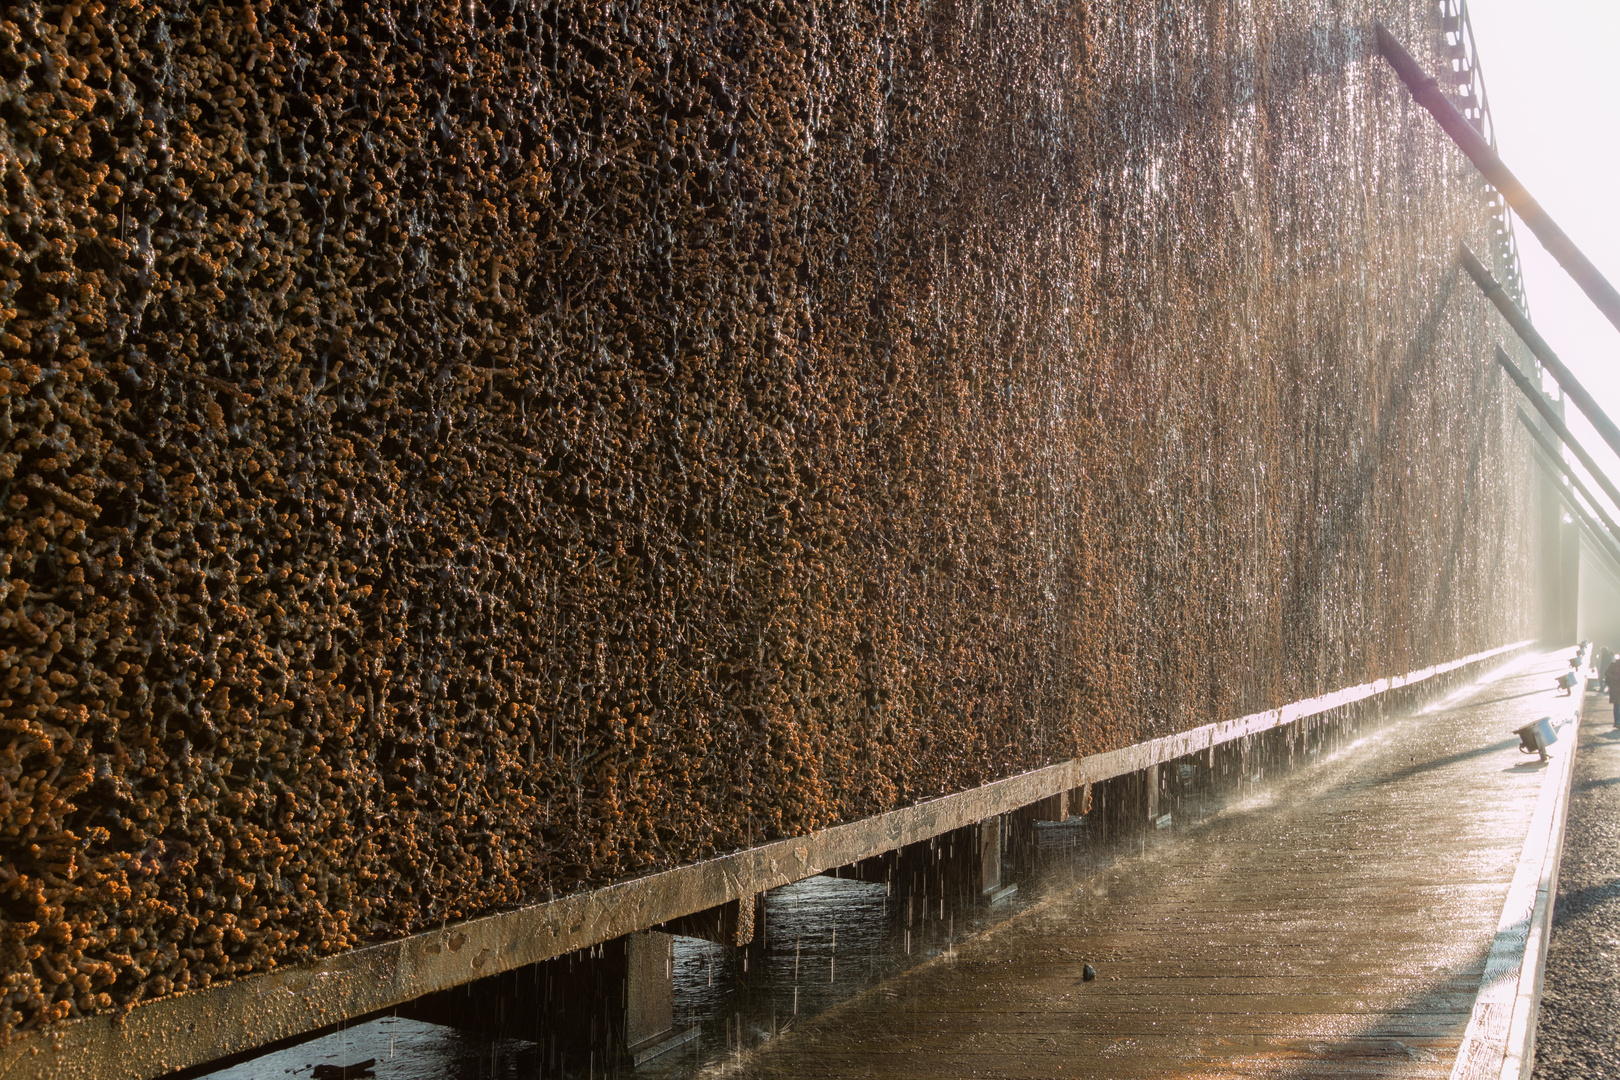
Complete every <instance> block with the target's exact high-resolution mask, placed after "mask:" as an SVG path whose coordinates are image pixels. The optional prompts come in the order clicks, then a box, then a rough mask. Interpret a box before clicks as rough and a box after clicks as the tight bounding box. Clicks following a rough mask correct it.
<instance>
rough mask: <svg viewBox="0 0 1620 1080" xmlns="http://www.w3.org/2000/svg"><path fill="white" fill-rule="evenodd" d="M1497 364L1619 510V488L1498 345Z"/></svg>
mask: <svg viewBox="0 0 1620 1080" xmlns="http://www.w3.org/2000/svg"><path fill="white" fill-rule="evenodd" d="M1496 362H1497V363H1498V364H1501V365H1502V370H1503V371H1505V372H1507V373H1508V378H1510V379H1512V380H1513V381H1514V383H1515V384H1516V385H1517V386H1518V387H1519V389H1520V390H1523V391H1524V396H1525V397H1527V398H1529V399H1530V404H1532V405H1534V406H1535V407H1536V412H1538V413H1540V414H1541V418H1542V419H1543V420H1545V421H1547V426H1548V427H1550V428H1552V429H1553V434H1555V435H1557V436H1558V437H1559V438H1560V439H1562V440H1564V445H1565V446H1567V447H1569V449H1570V452H1571V453H1573V454H1574V455H1575V459H1576V460H1577V461H1579V462H1580V463H1581V464H1582V465H1584V466H1586V471H1587V472H1589V473H1591V474H1592V479H1593V480H1596V481H1597V482H1598V487H1600V488H1602V489H1603V494H1605V495H1607V496H1608V497H1609V498H1610V499H1611V500H1612V501H1613V502H1614V505H1615V506H1617V507H1620V488H1616V487H1615V486H1614V484H1613V482H1611V481H1610V480H1609V478H1608V477H1607V476H1605V475H1604V473H1603V470H1602V469H1600V468H1598V467H1597V462H1595V461H1593V460H1592V455H1591V454H1588V453H1587V452H1586V448H1585V447H1583V446H1582V445H1581V444H1580V443H1578V442H1576V441H1575V436H1573V435H1571V434H1570V433H1569V428H1568V427H1566V426H1565V425H1564V419H1563V417H1561V416H1559V415H1558V412H1557V410H1555V409H1554V408H1553V407H1552V402H1550V401H1548V400H1547V398H1546V396H1545V395H1544V394H1542V392H1541V391H1540V390H1537V389H1536V388H1535V386H1534V385H1532V384H1531V382H1530V379H1529V378H1528V377H1527V376H1526V375H1525V373H1524V372H1522V371H1520V370H1519V365H1518V364H1515V363H1514V362H1513V360H1512V359H1511V358H1510V357H1509V356H1508V354H1507V353H1506V352H1504V351H1503V349H1502V346H1500V345H1498V346H1497V347H1496Z"/></svg>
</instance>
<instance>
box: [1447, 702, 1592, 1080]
mask: <svg viewBox="0 0 1620 1080" xmlns="http://www.w3.org/2000/svg"><path fill="white" fill-rule="evenodd" d="M1572 697H1573V699H1574V707H1573V708H1572V709H1571V710H1570V714H1571V715H1570V717H1569V719H1568V720H1567V722H1566V723H1565V725H1564V728H1563V731H1562V732H1561V734H1560V737H1559V740H1558V742H1559V744H1562V745H1563V746H1564V749H1563V750H1562V751H1561V752H1559V753H1556V754H1554V755H1553V758H1552V762H1553V764H1552V768H1550V769H1548V770H1547V773H1546V774H1545V777H1544V779H1543V781H1542V786H1541V793H1540V795H1539V796H1538V797H1537V799H1536V808H1535V811H1534V813H1533V814H1532V816H1531V819H1530V827H1529V829H1528V830H1526V834H1525V841H1524V849H1523V851H1522V852H1521V853H1520V855H1519V861H1518V865H1517V866H1516V867H1515V868H1514V872H1513V882H1512V884H1511V885H1510V886H1509V887H1508V895H1507V899H1506V900H1505V901H1504V902H1503V905H1502V916H1501V918H1500V919H1499V920H1498V922H1497V930H1496V937H1495V940H1494V941H1493V942H1492V944H1491V950H1490V954H1489V956H1488V958H1487V959H1486V962H1485V973H1484V975H1482V976H1481V977H1480V988H1479V994H1478V996H1477V997H1476V998H1475V1000H1474V1008H1473V1013H1472V1015H1471V1016H1470V1017H1469V1021H1468V1028H1467V1030H1466V1032H1465V1033H1464V1035H1463V1041H1462V1045H1461V1046H1460V1047H1458V1049H1457V1060H1456V1064H1455V1065H1454V1066H1453V1067H1452V1070H1451V1077H1452V1080H1484V1078H1486V1077H1489V1078H1490V1080H1526V1078H1528V1077H1529V1076H1530V1072H1531V1069H1532V1067H1533V1065H1534V1064H1535V1040H1536V1015H1537V1013H1538V1012H1539V1011H1540V1008H1541V992H1542V988H1543V983H1544V976H1545V972H1546V967H1547V944H1548V938H1549V937H1550V935H1551V933H1552V915H1553V900H1554V898H1555V897H1556V896H1557V895H1558V867H1559V864H1560V862H1561V860H1562V858H1563V851H1564V831H1565V825H1566V823H1567V821H1568V819H1569V803H1570V788H1571V785H1572V783H1573V782H1574V776H1575V756H1576V752H1577V750H1578V749H1579V745H1580V721H1581V716H1582V712H1583V711H1584V703H1585V699H1586V683H1585V680H1584V679H1583V680H1582V681H1581V683H1580V685H1579V687H1578V688H1577V689H1576V690H1575V692H1574V694H1573V695H1572Z"/></svg>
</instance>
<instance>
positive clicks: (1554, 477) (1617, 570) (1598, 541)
mask: <svg viewBox="0 0 1620 1080" xmlns="http://www.w3.org/2000/svg"><path fill="white" fill-rule="evenodd" d="M1532 457H1534V459H1535V463H1536V465H1537V466H1539V467H1540V469H1541V471H1542V472H1543V473H1545V474H1546V476H1547V479H1549V480H1551V481H1552V482H1553V487H1555V488H1557V489H1558V497H1559V498H1560V499H1562V500H1564V505H1565V506H1567V507H1569V508H1570V509H1571V510H1573V511H1574V512H1575V520H1576V522H1577V523H1578V524H1579V525H1580V526H1581V527H1582V528H1584V529H1585V530H1586V533H1587V539H1589V540H1590V541H1591V542H1592V547H1593V549H1594V550H1596V551H1598V552H1599V553H1600V554H1602V555H1604V556H1605V557H1607V559H1608V561H1609V565H1608V566H1606V567H1605V569H1606V570H1608V571H1609V572H1610V573H1611V575H1616V576H1620V555H1617V554H1616V553H1615V551H1614V548H1613V547H1612V546H1611V545H1608V544H1604V543H1603V534H1602V533H1600V532H1598V531H1597V523H1596V522H1594V521H1593V520H1592V515H1590V514H1588V513H1587V512H1586V511H1585V510H1583V509H1581V506H1580V504H1579V503H1577V502H1576V501H1575V500H1574V499H1573V498H1571V497H1570V494H1569V491H1568V489H1566V488H1565V487H1564V485H1563V484H1560V483H1558V474H1557V473H1555V472H1553V470H1552V468H1551V466H1549V465H1548V464H1547V463H1546V461H1544V460H1542V458H1541V456H1540V455H1539V454H1537V455H1532Z"/></svg>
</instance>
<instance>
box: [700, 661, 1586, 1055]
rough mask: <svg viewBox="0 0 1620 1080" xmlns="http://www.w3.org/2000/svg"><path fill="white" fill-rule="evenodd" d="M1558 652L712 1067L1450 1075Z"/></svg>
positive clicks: (1535, 768)
mask: <svg viewBox="0 0 1620 1080" xmlns="http://www.w3.org/2000/svg"><path fill="white" fill-rule="evenodd" d="M1565 670H1567V666H1566V665H1565V663H1564V657H1563V656H1562V655H1560V656H1558V657H1553V658H1548V657H1545V656H1542V657H1530V658H1526V659H1525V660H1523V661H1521V662H1520V663H1519V664H1517V665H1516V666H1515V667H1514V668H1513V669H1511V670H1510V672H1509V673H1508V674H1506V675H1505V676H1502V677H1498V678H1496V679H1495V680H1493V681H1492V682H1491V683H1489V684H1485V685H1481V686H1477V687H1475V688H1473V689H1472V690H1471V691H1470V692H1468V693H1467V695H1466V696H1464V697H1463V698H1462V699H1461V700H1462V701H1463V702H1485V703H1484V704H1478V705H1472V706H1469V707H1464V708H1456V709H1452V710H1450V711H1445V712H1435V713H1431V714H1428V715H1422V716H1418V717H1413V718H1410V719H1407V720H1403V721H1401V722H1399V723H1397V724H1395V725H1393V726H1391V727H1389V728H1386V729H1384V730H1383V731H1382V732H1380V733H1378V734H1376V735H1374V736H1371V737H1370V738H1368V739H1367V740H1364V741H1363V743H1362V744H1360V745H1358V746H1357V747H1355V748H1352V749H1350V750H1346V751H1342V752H1341V753H1339V754H1338V755H1336V756H1334V757H1332V758H1329V759H1327V760H1325V761H1322V762H1320V763H1318V764H1316V765H1314V766H1312V767H1310V768H1308V769H1306V770H1303V771H1302V772H1300V773H1297V774H1296V775H1295V776H1293V777H1291V778H1289V779H1288V780H1286V781H1283V782H1281V783H1279V784H1278V785H1277V786H1276V787H1275V788H1274V789H1273V790H1272V791H1271V792H1270V794H1269V797H1264V798H1263V799H1261V800H1257V801H1255V802H1253V803H1252V804H1249V805H1241V806H1238V807H1235V808H1232V809H1229V810H1227V811H1226V812H1224V813H1222V814H1221V815H1219V816H1217V817H1216V818H1214V819H1212V820H1210V821H1208V822H1206V823H1204V824H1203V825H1200V826H1198V827H1197V828H1195V829H1191V830H1189V831H1188V832H1187V833H1185V834H1183V835H1182V836H1181V837H1179V838H1177V839H1175V840H1172V841H1170V842H1167V843H1165V844H1162V845H1159V846H1158V847H1156V848H1153V849H1150V850H1149V851H1148V852H1147V854H1146V855H1144V856H1143V857H1140V858H1134V859H1130V860H1127V861H1125V862H1124V863H1121V864H1119V865H1118V866H1116V867H1115V868H1114V869H1113V870H1112V871H1110V872H1108V873H1107V874H1105V875H1103V876H1102V877H1100V878H1095V879H1093V880H1092V881H1090V882H1089V883H1087V884H1085V885H1083V886H1080V887H1077V888H1069V889H1066V890H1065V891H1064V892H1062V893H1061V894H1058V895H1054V896H1051V897H1050V898H1048V899H1046V900H1045V901H1043V902H1042V903H1041V904H1039V905H1037V906H1035V907H1034V908H1032V909H1031V910H1029V911H1026V912H1024V913H1022V914H1021V915H1019V916H1017V917H1015V918H1013V919H1011V920H1009V921H1008V922H1006V923H1003V924H1001V925H1000V926H998V927H997V928H995V929H994V930H992V931H990V932H988V933H986V934H984V935H983V936H981V937H979V938H977V939H973V940H971V941H968V942H964V943H962V944H961V945H960V946H959V947H958V948H957V950H956V952H955V955H954V958H941V959H939V960H936V961H933V962H930V963H928V964H926V965H924V966H922V967H921V968H918V969H914V970H913V971H911V972H909V973H907V974H905V975H902V976H898V977H896V978H893V979H890V980H888V981H887V982H884V983H882V984H879V985H878V986H876V987H874V988H872V989H870V990H868V991H866V992H864V993H862V994H860V995H859V996H857V997H856V998H854V999H852V1000H850V1001H848V1002H846V1003H845V1004H843V1005H841V1006H839V1007H837V1008H835V1009H833V1010H832V1011H830V1012H828V1013H825V1014H823V1015H821V1016H819V1017H817V1018H815V1019H814V1020H811V1021H809V1022H807V1023H805V1024H803V1025H801V1026H800V1027H799V1028H798V1029H797V1030H794V1031H792V1032H790V1033H788V1034H787V1035H785V1036H784V1037H782V1038H779V1039H777V1040H775V1041H773V1042H772V1043H770V1044H768V1045H767V1046H765V1047H763V1048H761V1049H760V1050H758V1051H756V1052H754V1053H753V1054H752V1055H750V1056H749V1057H748V1058H747V1059H745V1060H741V1061H736V1062H734V1063H732V1064H731V1065H730V1066H729V1067H727V1068H726V1070H725V1071H726V1072H727V1073H728V1074H730V1075H745V1076H757V1077H772V1078H774V1077H806V1076H812V1077H813V1076H837V1077H872V1078H878V1077H884V1078H889V1077H893V1078H900V1077H1004V1078H1034V1077H1110V1078H1113V1077H1117V1078H1125V1077H1156V1078H1158V1077H1205V1078H1221V1077H1234V1078H1236V1077H1306V1076H1309V1077H1335V1078H1338V1077H1447V1076H1449V1075H1450V1073H1451V1069H1452V1064H1453V1062H1454V1060H1455V1058H1456V1055H1457V1049H1458V1046H1459V1043H1460V1041H1461V1038H1462V1035H1463V1031H1464V1029H1465V1027H1466V1026H1467V1024H1468V1020H1469V1015H1470V1010H1471V1009H1472V1006H1473V1003H1474V998H1475V994H1476V991H1477V990H1478V987H1479V981H1480V975H1481V973H1482V971H1483V969H1484V963H1485V957H1486V954H1487V952H1488V950H1489V948H1490V945H1491V941H1492V938H1493V935H1494V934H1495V932H1496V929H1497V920H1498V917H1499V916H1500V914H1501V912H1502V906H1503V900H1504V898H1505V896H1506V893H1507V890H1508V884H1509V882H1510V880H1511V879H1512V877H1513V872H1514V867H1515V864H1516V862H1517V860H1518V857H1519V854H1520V850H1521V847H1522V846H1523V844H1524V841H1525V835H1526V830H1527V828H1528V825H1529V822H1530V817H1531V813H1532V810H1533V808H1534V805H1535V802H1536V798H1537V796H1538V794H1539V792H1540V789H1541V786H1542V779H1543V777H1544V776H1546V775H1548V772H1547V770H1545V769H1544V768H1542V767H1540V766H1539V765H1538V764H1534V763H1532V762H1533V759H1529V758H1526V757H1524V756H1523V755H1521V754H1520V753H1518V751H1517V739H1516V738H1515V737H1514V735H1513V734H1512V732H1513V730H1514V729H1515V728H1517V727H1519V726H1520V725H1522V724H1525V723H1528V722H1529V721H1530V720H1533V719H1535V718H1536V717H1538V716H1542V715H1546V714H1548V713H1551V712H1554V711H1555V710H1561V711H1562V712H1565V713H1567V712H1569V711H1570V706H1571V705H1572V704H1573V702H1572V700H1571V699H1568V698H1564V699H1558V698H1555V697H1554V694H1553V692H1552V690H1551V689H1545V691H1544V692H1541V693H1534V694H1533V696H1514V695H1524V694H1527V693H1531V692H1534V691H1538V690H1542V689H1543V688H1550V687H1551V685H1552V680H1553V678H1554V677H1556V676H1557V675H1558V674H1559V673H1561V672H1562V671H1565ZM1495 699H1506V700H1495ZM1568 730H1569V735H1568V736H1566V737H1572V735H1573V729H1568ZM1088 962H1089V963H1091V964H1093V965H1095V968H1096V971H1097V978H1096V980H1095V981H1094V982H1089V983H1088V982H1085V981H1084V980H1083V978H1082V971H1083V965H1084V964H1086V963H1088Z"/></svg>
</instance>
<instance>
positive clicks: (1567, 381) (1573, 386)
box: [1457, 244, 1620, 454]
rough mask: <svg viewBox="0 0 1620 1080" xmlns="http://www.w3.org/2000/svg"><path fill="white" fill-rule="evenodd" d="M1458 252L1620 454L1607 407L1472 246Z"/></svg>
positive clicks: (1488, 296) (1619, 440)
mask: <svg viewBox="0 0 1620 1080" xmlns="http://www.w3.org/2000/svg"><path fill="white" fill-rule="evenodd" d="M1457 248H1458V251H1457V258H1458V259H1459V260H1461V262H1462V265H1463V269H1464V270H1467V271H1468V276H1469V277H1471V278H1473V279H1474V282H1475V284H1477V285H1478V286H1479V287H1480V291H1482V292H1483V293H1484V294H1485V299H1487V300H1489V301H1490V302H1491V303H1493V304H1495V305H1496V310H1497V311H1500V312H1501V313H1502V317H1503V318H1504V319H1506V320H1507V321H1508V325H1509V326H1511V327H1513V332H1514V333H1515V334H1518V335H1519V340H1520V341H1522V342H1524V343H1525V344H1526V345H1527V346H1529V348H1530V351H1531V352H1533V353H1535V354H1536V359H1537V360H1540V361H1541V366H1542V367H1544V368H1546V369H1547V370H1548V371H1550V372H1552V377H1553V378H1554V379H1555V380H1556V381H1557V382H1558V388H1559V389H1560V390H1562V391H1563V392H1564V396H1565V397H1567V398H1569V400H1571V401H1573V402H1574V403H1575V407H1576V408H1577V409H1579V410H1581V412H1582V414H1584V415H1585V417H1586V418H1587V419H1588V420H1590V421H1591V422H1592V426H1593V427H1594V428H1596V429H1597V433H1598V434H1599V435H1601V436H1603V441H1604V442H1606V443H1608V444H1609V449H1611V450H1613V451H1614V452H1615V453H1616V454H1620V428H1617V427H1615V426H1614V421H1612V420H1610V419H1609V414H1608V413H1606V412H1604V411H1603V407H1602V406H1601V405H1599V404H1598V403H1597V400H1596V399H1595V398H1593V397H1592V395H1591V394H1589V393H1587V392H1586V387H1584V386H1582V385H1581V383H1580V380H1579V379H1577V378H1575V375H1574V373H1573V372H1571V371H1570V370H1569V368H1567V367H1565V366H1564V362H1563V361H1562V360H1560V359H1558V354H1557V353H1555V352H1553V351H1552V346H1550V345H1548V344H1547V341H1546V339H1545V338H1543V337H1542V336H1541V335H1540V334H1539V333H1537V332H1536V328H1535V327H1534V326H1532V325H1531V324H1530V320H1529V318H1528V317H1526V315H1525V313H1524V312H1522V311H1520V310H1519V305H1517V304H1515V303H1514V302H1513V298H1512V297H1510V296H1508V294H1507V290H1506V289H1504V288H1502V285H1501V283H1500V282H1498V281H1497V280H1496V278H1495V277H1493V276H1492V275H1491V272H1490V271H1489V270H1487V269H1485V264H1484V263H1482V262H1480V261H1479V259H1478V258H1477V257H1476V256H1475V255H1474V253H1473V252H1472V251H1469V250H1468V245H1467V244H1458V245H1457Z"/></svg>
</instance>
